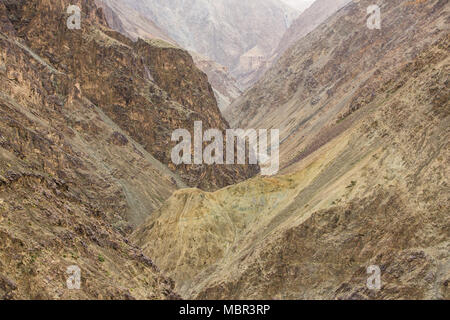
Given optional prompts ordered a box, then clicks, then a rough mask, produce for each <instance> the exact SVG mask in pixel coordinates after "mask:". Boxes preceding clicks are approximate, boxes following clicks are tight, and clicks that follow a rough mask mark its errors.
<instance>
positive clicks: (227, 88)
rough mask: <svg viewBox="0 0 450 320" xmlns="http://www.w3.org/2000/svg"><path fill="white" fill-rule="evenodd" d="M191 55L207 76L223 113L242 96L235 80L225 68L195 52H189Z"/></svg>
mask: <svg viewBox="0 0 450 320" xmlns="http://www.w3.org/2000/svg"><path fill="white" fill-rule="evenodd" d="M191 55H192V58H193V59H194V62H195V65H196V66H197V67H198V68H199V69H200V70H202V71H203V72H204V73H206V74H207V75H208V81H209V83H210V84H211V86H212V88H213V90H214V94H215V96H216V100H217V104H218V106H219V109H220V111H224V110H225V109H226V108H227V107H228V106H229V105H230V104H231V103H232V102H233V101H234V100H235V99H236V98H238V97H240V96H241V94H242V91H241V90H240V89H239V85H238V83H237V80H236V79H234V78H233V77H231V76H230V75H229V73H228V68H227V67H225V66H222V65H220V64H218V63H217V62H215V61H212V60H211V59H208V58H206V57H203V56H201V55H199V54H197V53H195V52H191Z"/></svg>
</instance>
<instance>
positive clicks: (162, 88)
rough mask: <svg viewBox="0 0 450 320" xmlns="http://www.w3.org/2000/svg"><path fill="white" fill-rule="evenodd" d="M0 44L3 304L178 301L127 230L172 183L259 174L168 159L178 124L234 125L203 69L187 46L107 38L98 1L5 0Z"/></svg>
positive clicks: (0, 9)
mask: <svg viewBox="0 0 450 320" xmlns="http://www.w3.org/2000/svg"><path fill="white" fill-rule="evenodd" d="M69 5H77V6H79V7H80V8H81V13H82V20H81V21H82V22H81V29H80V30H71V29H69V28H68V27H67V19H68V17H69V14H67V13H66V10H67V8H68V7H69ZM0 49H1V50H0V79H1V80H0V117H1V119H2V121H1V123H0V238H1V241H0V297H1V298H8V299H9V298H15V299H20V298H26V299H30V298H32V299H37V298H46V299H48V298H51V299H61V298H89V299H120V298H141V299H164V298H174V297H177V295H176V294H175V293H174V291H173V282H172V281H171V280H170V279H168V278H166V277H164V276H162V275H161V274H160V272H159V270H158V268H157V267H155V265H154V264H153V262H152V260H151V259H150V258H148V257H146V256H145V255H144V254H143V253H142V252H141V250H140V249H139V248H137V247H134V246H133V245H131V244H130V242H129V241H128V240H127V236H128V235H129V233H130V231H131V230H132V229H133V228H135V227H136V226H137V225H139V224H140V223H142V221H144V220H145V219H146V218H147V217H148V216H149V215H150V214H151V213H152V212H153V211H154V210H156V209H157V208H159V207H160V206H161V204H162V203H163V202H164V201H165V200H166V199H167V198H168V197H169V196H170V195H171V194H172V193H173V192H174V191H175V190H176V189H179V188H185V187H187V185H190V186H198V187H201V188H205V189H210V190H214V189H216V188H218V187H223V186H226V185H228V184H232V183H235V182H236V181H240V180H242V179H245V178H246V177H249V176H251V175H252V174H253V173H255V172H256V170H253V169H249V168H247V167H244V166H231V167H222V168H213V167H205V166H196V167H194V166H186V167H175V166H174V165H173V164H172V163H171V161H170V150H171V134H172V132H173V131H174V130H175V129H178V128H186V129H192V127H193V122H194V121H195V120H201V121H203V124H204V127H205V128H207V127H213V128H218V129H225V128H227V127H228V124H227V122H226V121H225V120H224V119H223V117H222V116H221V115H220V112H219V109H218V107H217V104H216V100H215V98H214V93H213V91H212V89H211V86H210V85H209V83H208V81H207V77H206V75H205V74H204V73H203V72H201V71H200V70H198V69H197V68H196V67H195V65H194V63H193V60H192V58H191V56H190V55H189V54H188V53H187V52H186V51H184V50H181V49H180V48H178V47H175V46H173V45H171V44H168V43H165V42H163V41H143V40H141V41H137V42H133V41H131V40H130V39H128V38H125V37H124V36H122V35H120V34H119V33H116V32H114V31H112V30H110V29H109V27H108V26H107V22H106V18H105V16H104V14H103V12H102V10H100V9H99V8H97V7H96V5H95V3H94V1H93V0H82V1H57V2H55V1H53V0H33V1H28V0H27V1H25V0H12V1H1V2H0ZM173 144H175V143H173ZM198 177H202V179H198ZM70 265H77V266H78V267H80V269H81V271H82V279H83V283H82V286H83V290H82V291H76V290H75V291H70V290H68V289H67V286H66V279H67V277H68V275H67V274H66V268H67V267H68V266H70ZM124 266H125V268H124Z"/></svg>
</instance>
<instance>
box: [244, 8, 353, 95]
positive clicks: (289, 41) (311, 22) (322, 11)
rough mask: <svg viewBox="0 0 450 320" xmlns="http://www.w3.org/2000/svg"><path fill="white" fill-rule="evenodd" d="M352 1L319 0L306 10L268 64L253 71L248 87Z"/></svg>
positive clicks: (294, 23) (285, 35) (285, 36)
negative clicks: (297, 43)
mask: <svg viewBox="0 0 450 320" xmlns="http://www.w3.org/2000/svg"><path fill="white" fill-rule="evenodd" d="M350 1H351V0H317V1H314V2H313V3H312V4H311V6H309V7H308V8H307V9H306V10H304V11H303V12H302V13H301V14H300V16H299V17H298V18H297V19H295V20H294V22H293V23H292V24H291V26H290V27H289V29H288V30H287V31H286V32H285V33H284V35H283V37H282V38H281V40H280V43H279V44H278V47H276V48H275V49H274V50H273V52H272V53H271V55H270V57H267V58H266V62H265V63H264V64H261V65H260V66H259V67H258V68H257V69H255V70H253V72H252V74H251V77H249V79H248V80H247V87H251V86H253V85H254V84H255V83H256V82H257V81H258V80H259V79H260V78H261V77H263V76H264V74H265V73H266V72H267V70H269V69H270V68H271V67H272V66H273V65H274V64H275V63H276V62H277V61H278V59H280V57H281V56H282V55H283V53H284V52H285V51H286V50H287V49H289V48H290V47H292V46H293V45H294V44H295V43H296V42H297V41H299V40H300V39H302V38H303V37H304V36H306V35H307V34H308V33H310V32H311V31H313V30H314V29H315V28H317V27H318V26H319V25H320V24H322V23H323V22H324V21H325V20H326V19H327V18H329V17H330V16H332V15H333V14H334V13H335V12H336V11H337V10H339V9H340V8H342V7H343V6H344V5H346V4H348V3H349V2H350Z"/></svg>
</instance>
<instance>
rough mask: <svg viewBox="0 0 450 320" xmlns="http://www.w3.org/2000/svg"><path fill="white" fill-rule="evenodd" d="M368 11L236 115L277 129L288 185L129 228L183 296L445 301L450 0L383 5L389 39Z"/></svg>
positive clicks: (286, 64)
mask: <svg viewBox="0 0 450 320" xmlns="http://www.w3.org/2000/svg"><path fill="white" fill-rule="evenodd" d="M371 4H372V3H371V1H364V0H361V1H358V2H357V3H352V4H350V5H348V6H346V7H345V8H344V9H343V10H340V11H339V12H337V13H336V14H335V15H334V16H333V17H331V18H330V19H329V20H328V21H327V22H326V23H325V24H323V25H321V26H320V27H319V28H318V29H316V30H315V31H313V32H312V33H310V34H309V35H308V36H307V37H306V38H305V40H304V41H301V42H299V43H297V44H296V45H295V46H294V47H292V48H290V49H289V50H288V51H287V52H286V54H285V55H284V56H283V57H282V58H281V60H280V61H279V63H278V64H277V65H276V67H275V68H273V69H272V70H271V71H270V72H269V74H268V75H267V76H266V77H265V78H264V79H263V80H262V81H261V82H259V83H258V85H257V86H256V87H255V88H253V89H251V90H249V91H248V92H247V93H246V95H245V96H244V97H243V100H242V101H241V103H239V104H236V105H235V107H236V109H235V111H236V115H237V114H238V113H237V110H239V112H240V113H239V114H240V115H241V116H240V117H237V116H236V118H232V120H233V121H232V122H233V123H234V124H238V125H243V126H249V127H255V126H256V127H258V126H261V127H273V128H277V127H281V128H283V132H284V133H285V134H284V143H283V145H282V148H281V149H282V152H281V162H282V163H283V167H284V172H285V173H286V174H285V175H282V176H278V177H273V178H261V177H258V178H254V179H252V180H249V181H246V182H243V183H240V184H238V185H235V186H230V187H228V188H225V189H222V190H219V191H216V192H214V193H206V192H202V191H199V190H196V189H190V190H180V191H177V192H175V194H174V195H173V196H172V197H171V198H170V199H169V200H168V201H167V202H166V203H165V204H164V205H163V207H162V208H161V209H160V210H158V211H157V212H156V213H155V215H153V216H152V217H150V218H149V219H148V221H147V222H146V223H145V224H144V225H142V226H141V227H139V228H138V229H137V230H136V231H135V232H134V233H133V237H132V239H133V241H134V242H135V243H136V244H137V245H139V246H140V247H142V248H143V250H144V252H146V253H147V254H148V255H150V256H152V257H153V258H154V260H155V263H156V264H157V265H158V266H159V267H160V268H161V270H163V271H164V272H165V273H166V274H167V275H169V276H171V277H172V278H173V279H174V281H175V283H176V288H177V291H178V292H179V293H180V294H181V295H182V296H183V297H185V298H201V299H252V298H257V299H449V298H450V290H449V282H450V254H449V252H450V250H449V249H450V239H449V236H448V235H449V228H450V216H449V212H450V210H449V207H450V206H449V199H448V194H449V191H450V190H449V181H448V178H449V176H450V175H449V159H450V145H449V141H450V139H449V138H450V131H449V125H448V124H449V123H450V122H449V116H450V105H449V93H448V90H446V88H447V87H448V82H449V78H448V75H449V69H450V57H449V52H450V51H449V46H450V37H449V34H448V27H447V26H448V23H449V17H450V15H449V5H448V1H446V0H434V1H426V2H423V1H420V2H405V1H395V0H393V1H385V2H383V3H382V5H381V10H382V13H383V15H382V17H383V23H382V29H381V30H369V29H367V27H366V19H367V16H366V9H367V7H368V6H369V5H371ZM239 108H240V109H239ZM242 115H244V117H243V116H242ZM372 265H376V266H378V267H379V268H380V271H381V289H380V290H371V289H370V288H369V287H368V286H367V280H368V277H369V276H370V275H368V274H367V268H368V267H369V266H372Z"/></svg>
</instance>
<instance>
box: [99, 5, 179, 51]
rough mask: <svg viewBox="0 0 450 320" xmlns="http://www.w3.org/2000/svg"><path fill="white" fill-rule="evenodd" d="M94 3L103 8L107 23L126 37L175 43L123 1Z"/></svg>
mask: <svg viewBox="0 0 450 320" xmlns="http://www.w3.org/2000/svg"><path fill="white" fill-rule="evenodd" d="M95 3H96V4H97V6H99V7H101V8H102V9H103V12H104V14H105V17H106V20H107V21H108V25H109V26H110V27H111V28H112V29H114V30H116V31H118V32H120V33H122V34H124V35H126V36H127V37H129V38H131V39H133V40H137V39H139V38H141V39H161V40H164V41H165V42H168V43H171V44H173V45H176V42H175V41H174V40H173V39H171V38H170V37H169V35H168V34H167V33H166V32H165V31H164V30H161V29H160V28H159V27H158V26H157V25H156V24H155V23H154V22H153V21H151V20H149V19H148V18H146V17H144V16H143V15H142V14H140V13H139V12H138V11H136V10H134V9H133V8H131V7H130V6H128V5H127V4H126V3H125V2H123V1H115V0H95Z"/></svg>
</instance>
